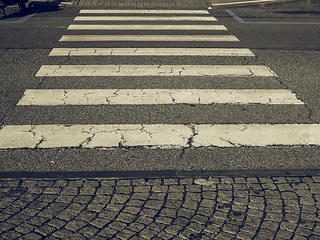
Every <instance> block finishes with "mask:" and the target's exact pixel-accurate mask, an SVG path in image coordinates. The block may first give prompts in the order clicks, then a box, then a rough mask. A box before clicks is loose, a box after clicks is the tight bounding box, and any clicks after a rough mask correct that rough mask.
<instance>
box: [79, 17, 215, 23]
mask: <svg viewBox="0 0 320 240" xmlns="http://www.w3.org/2000/svg"><path fill="white" fill-rule="evenodd" d="M74 21H128V22H132V21H176V22H184V21H191V22H205V21H209V22H212V21H218V20H217V19H216V18H215V17H212V16H206V17H198V16H78V17H75V19H74Z"/></svg>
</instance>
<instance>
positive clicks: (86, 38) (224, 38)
mask: <svg viewBox="0 0 320 240" xmlns="http://www.w3.org/2000/svg"><path fill="white" fill-rule="evenodd" d="M60 41H71V42H73V41H77V42H97V41H116V42H119V41H130V42H133V41H156V42H159V41H160V42H163V41H183V42H184V41H189V42H190V41H191V42H195V41H208V42H217V41H219V42H237V41H239V39H238V38H237V37H235V36H233V35H63V36H62V37H61V39H60Z"/></svg>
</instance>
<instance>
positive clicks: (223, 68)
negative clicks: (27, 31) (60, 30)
mask: <svg viewBox="0 0 320 240" xmlns="http://www.w3.org/2000/svg"><path fill="white" fill-rule="evenodd" d="M219 75H221V76H230V77H238V76H250V77H253V76H264V77H266V76H276V75H275V73H274V72H272V71H271V70H270V69H269V68H268V67H266V66H259V65H43V66H41V68H40V70H39V71H38V73H37V74H36V76H38V77H39V76H52V77H54V76H219Z"/></svg>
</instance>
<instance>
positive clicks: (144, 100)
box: [18, 89, 304, 105]
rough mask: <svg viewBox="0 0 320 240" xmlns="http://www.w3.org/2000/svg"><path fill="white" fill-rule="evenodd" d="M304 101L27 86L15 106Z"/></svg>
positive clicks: (239, 93) (260, 93)
mask: <svg viewBox="0 0 320 240" xmlns="http://www.w3.org/2000/svg"><path fill="white" fill-rule="evenodd" d="M154 104H192V105H194V104H304V103H303V102H302V101H300V100H298V99H297V98H296V96H295V94H293V93H291V92H290V91H289V90H286V89H274V90H266V89H27V90H26V91H25V93H24V95H23V97H22V98H21V99H20V101H19V102H18V105H154Z"/></svg>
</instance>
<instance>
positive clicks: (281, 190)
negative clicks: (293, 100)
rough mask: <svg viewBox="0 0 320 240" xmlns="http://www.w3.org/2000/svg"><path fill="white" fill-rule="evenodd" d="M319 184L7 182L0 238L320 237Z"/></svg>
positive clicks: (313, 180) (285, 180) (245, 180)
mask: <svg viewBox="0 0 320 240" xmlns="http://www.w3.org/2000/svg"><path fill="white" fill-rule="evenodd" d="M319 179H320V178H319V176H310V177H258V178H257V177H242V178H239V177H212V178H150V179H138V178H135V179H120V178H118V179H115V178H113V179H63V180H62V179H20V180H15V179H2V180H0V193H1V194H0V232H1V233H0V239H66V238H69V237H72V238H76V239H233V238H234V239H292V238H293V239H320V219H319V217H318V216H319V212H320V210H319V204H318V200H317V199H319V198H318V197H319V196H318V195H317V194H318V193H319V188H320V185H319V181H320V180H319Z"/></svg>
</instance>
